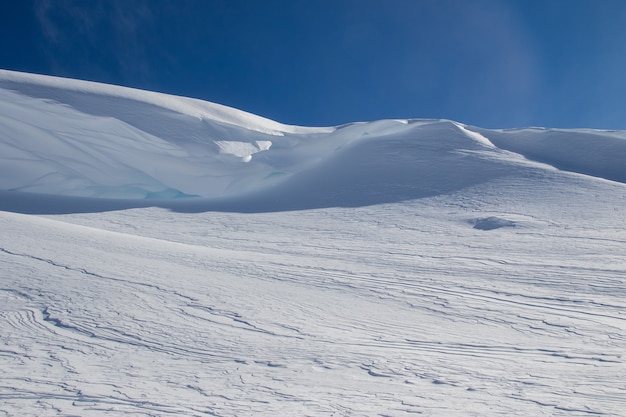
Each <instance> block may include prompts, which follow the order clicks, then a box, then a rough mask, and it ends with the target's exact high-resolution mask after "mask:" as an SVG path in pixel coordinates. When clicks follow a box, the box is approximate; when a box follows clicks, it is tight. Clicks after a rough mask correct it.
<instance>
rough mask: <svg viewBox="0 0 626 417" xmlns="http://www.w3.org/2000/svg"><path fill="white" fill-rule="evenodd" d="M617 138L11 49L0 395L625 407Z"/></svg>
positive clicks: (74, 403) (435, 412)
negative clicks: (194, 95) (366, 107)
mask: <svg viewBox="0 0 626 417" xmlns="http://www.w3.org/2000/svg"><path fill="white" fill-rule="evenodd" d="M624 160H626V133H625V132H609V131H591V130H583V129H576V130H554V129H540V128H532V129H514V130H487V129H480V128H477V127H472V126H466V125H463V124H461V123H457V122H453V121H446V120H419V119H411V120H381V121H375V122H368V123H353V124H349V125H345V126H339V127H331V128H303V127H302V128H301V127H294V126H285V125H282V124H280V123H276V122H273V121H269V120H266V119H263V118H260V117H258V116H254V115H250V114H247V113H244V112H241V111H238V110H234V109H229V108H226V107H223V106H219V105H215V104H212V103H206V102H202V101H199V100H192V99H186V98H182V97H173V96H168V95H165V94H159V93H152V92H145V91H138V90H132V89H128V88H122V87H116V86H108V85H103V84H97V83H87V82H82V81H76V80H67V79H59V78H53V77H44V76H38V75H31V74H21V73H15V72H10V71H0V210H2V211H0V300H1V301H0V334H1V335H2V338H1V339H0V340H1V344H0V398H1V401H0V414H2V415H9V416H24V415H33V416H48V415H49V416H58V415H68V416H70V415H72V416H73V415H81V416H104V415H137V416H142V415H143V416H165V415H189V416H191V415H194V416H205V415H206V416H209V415H224V416H227V415H240V416H242V415H320V416H325V415H406V414H410V413H414V414H419V413H421V414H423V415H430V416H468V415H476V416H485V415H507V416H540V415H550V416H559V415H563V416H565V415H567V416H576V415H579V416H588V415H608V416H626V411H625V410H626V378H625V377H624V376H625V375H626V358H625V357H624V355H625V352H626V301H625V300H626V211H625V209H624V207H626V185H625V183H626V168H625V166H624V163H623V161H624Z"/></svg>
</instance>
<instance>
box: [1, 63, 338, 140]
mask: <svg viewBox="0 0 626 417" xmlns="http://www.w3.org/2000/svg"><path fill="white" fill-rule="evenodd" d="M0 81H9V82H16V83H21V84H25V83H26V84H30V85H36V86H43V87H52V88H57V89H62V90H69V91H77V92H81V93H88V94H96V95H102V96H114V97H119V98H124V99H129V100H136V101H139V102H145V103H150V104H153V105H155V106H159V107H163V108H166V109H170V110H173V111H176V112H180V113H183V114H187V115H190V116H193V117H196V118H198V119H208V120H213V121H218V122H223V123H228V124H233V125H236V126H241V127H244V128H246V129H249V130H253V131H257V132H261V133H266V134H270V135H276V136H283V135H284V133H294V134H307V133H319V132H330V131H332V130H333V128H330V127H319V128H318V127H302V126H290V125H285V124H282V123H278V122H275V121H273V120H269V119H266V118H263V117H261V116H257V115H255V114H251V113H247V112H244V111H242V110H237V109H233V108H231V107H227V106H223V105H221V104H217V103H210V102H207V101H203V100H198V99H193V98H187V97H180V96H173V95H169V94H163V93H157V92H152V91H145V90H138V89H134V88H128V87H121V86H115V85H110V84H102V83H97V82H92V81H82V80H72V79H67V78H59V77H52V76H47V75H39V74H26V73H20V72H15V71H8V70H1V69H0Z"/></svg>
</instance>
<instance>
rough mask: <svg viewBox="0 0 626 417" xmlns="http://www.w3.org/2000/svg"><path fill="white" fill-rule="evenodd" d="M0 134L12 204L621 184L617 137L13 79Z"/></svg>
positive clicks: (224, 204) (0, 88)
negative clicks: (521, 182) (340, 117)
mask: <svg viewBox="0 0 626 417" xmlns="http://www.w3.org/2000/svg"><path fill="white" fill-rule="evenodd" d="M0 135H1V136H0V190H4V191H10V192H14V193H16V194H13V195H12V196H11V197H10V198H11V199H12V200H13V201H16V200H17V199H20V198H26V199H28V198H32V196H23V195H22V194H23V193H30V194H32V193H36V194H53V195H56V196H67V197H85V198H100V199H127V200H158V201H161V203H160V204H161V205H163V204H165V203H163V202H162V201H163V200H172V199H181V198H192V197H195V198H202V199H203V204H204V205H205V206H207V207H214V208H216V209H222V210H229V209H234V210H246V211H255V210H264V211H267V210H270V211H271V210H284V209H302V208H314V207H334V206H343V207H354V206H364V205H371V204H380V203H388V202H395V201H406V200H411V199H416V198H421V197H425V196H432V195H438V194H443V193H447V192H450V191H454V190H457V189H460V188H464V187H468V186H472V185H476V184H480V183H484V182H486V181H490V180H493V179H496V178H499V177H502V176H506V175H511V174H512V173H513V172H514V171H515V170H516V169H520V167H522V166H524V167H526V168H528V166H529V165H530V164H529V162H528V161H537V162H540V163H545V164H549V165H551V166H553V167H556V168H559V169H564V170H568V171H571V172H575V173H583V174H587V175H593V176H596V177H601V178H606V179H610V180H615V181H620V182H626V174H625V170H624V167H623V161H624V160H626V134H625V133H624V132H602V131H589V130H550V129H521V130H509V131H503V130H499V131H494V130H485V129H478V128H474V127H471V126H465V125H462V124H460V123H456V122H451V121H446V120H419V119H415V120H381V121H376V122H370V123H353V124H349V125H345V126H340V127H329V128H306V127H296V126H286V125H283V124H280V123H277V122H273V121H271V120H267V119H263V118H261V117H259V116H255V115H252V114H249V113H245V112H242V111H239V110H235V109H230V108H227V107H224V106H220V105H216V104H213V103H207V102H203V101H200V100H193V99H188V98H184V97H176V96H170V95H166V94H159V93H153V92H147V91H140V90H134V89H130V88H123V87H116V86H108V85H103V84H98V83H92V82H85V81H76V80H67V79H60V78H55V77H47V76H41V75H31V74H21V73H15V72H11V71H0ZM513 152H514V153H515V154H513ZM521 156H523V157H524V158H522V157H521ZM17 193H20V195H17ZM7 198H9V197H7ZM65 201H71V200H65ZM73 204H74V205H76V204H78V203H73ZM82 204H83V205H84V206H87V205H88V204H89V203H88V202H87V201H86V200H82ZM113 204H114V203H113ZM118 204H119V202H118ZM129 204H136V205H137V204H146V203H145V202H144V203H139V202H137V201H135V203H129ZM150 204H159V203H156V202H153V203H150ZM171 204H173V203H171V202H170V205H171ZM198 204H199V203H198V202H194V203H193V204H192V205H195V206H198ZM101 205H102V206H104V204H101ZM174 205H178V206H180V205H181V203H177V204H174Z"/></svg>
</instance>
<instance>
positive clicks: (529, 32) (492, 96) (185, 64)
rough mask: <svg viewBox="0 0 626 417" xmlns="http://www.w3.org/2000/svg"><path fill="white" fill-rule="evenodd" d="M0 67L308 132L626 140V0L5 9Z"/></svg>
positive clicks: (31, 1)
mask: <svg viewBox="0 0 626 417" xmlns="http://www.w3.org/2000/svg"><path fill="white" fill-rule="evenodd" d="M0 68H4V69H12V70H18V71H27V72H36V73H42V74H50V75H58V76H65V77H72V78H80V79H88V80H94V81H101V82H107V83H113V84H121V85H127V86H131V87H138V88H144V89H149V90H156V91H162V92H167V93H172V94H178V95H184V96H190V97H197V98H201V99H205V100H210V101H214V102H218V103H222V104H226V105H229V106H233V107H237V108H240V109H243V110H246V111H250V112H252V113H256V114H259V115H262V116H265V117H269V118H272V119H275V120H278V121H280V122H284V123H290V124H300V125H309V126H311V125H335V124H341V123H346V122H351V121H363V120H375V119H381V118H413V117H425V118H447V119H454V120H457V121H460V122H464V123H468V124H473V125H477V126H482V127H522V126H531V125H532V126H548V127H594V128H606V129H626V0H308V1H302V0H284V1H283V0H280V1H279V0H275V1H274V0H248V1H244V0H221V1H218V0H215V1H213V0H83V1H79V0H6V1H4V2H3V7H2V13H1V14H0Z"/></svg>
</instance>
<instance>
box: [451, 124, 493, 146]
mask: <svg viewBox="0 0 626 417" xmlns="http://www.w3.org/2000/svg"><path fill="white" fill-rule="evenodd" d="M454 125H455V126H456V127H458V128H459V130H460V131H461V132H463V133H465V134H466V135H467V136H469V137H470V138H472V139H474V140H475V141H476V142H478V143H481V144H483V145H484V146H486V147H487V148H492V149H495V148H496V146H495V145H494V144H493V143H491V141H490V140H489V139H487V138H486V137H484V136H483V135H481V134H480V133H478V132H474V131H472V130H469V129H468V128H467V127H466V126H464V125H462V124H461V123H456V122H454Z"/></svg>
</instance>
